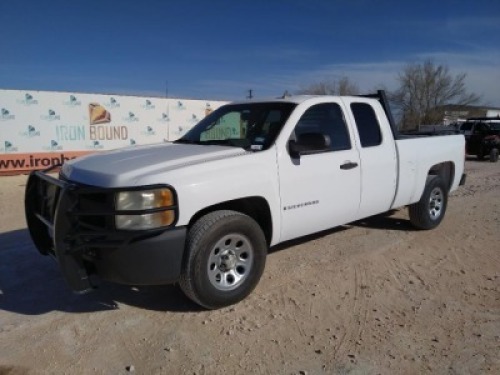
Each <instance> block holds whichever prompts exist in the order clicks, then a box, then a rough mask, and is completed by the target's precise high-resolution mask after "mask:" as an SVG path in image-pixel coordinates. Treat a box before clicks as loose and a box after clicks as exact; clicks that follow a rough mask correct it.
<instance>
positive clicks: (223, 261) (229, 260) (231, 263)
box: [219, 251, 236, 272]
mask: <svg viewBox="0 0 500 375" xmlns="http://www.w3.org/2000/svg"><path fill="white" fill-rule="evenodd" d="M235 267H236V254H235V253H234V252H233V251H226V252H224V253H223V254H222V255H221V256H220V263H219V269H220V270H221V271H222V272H228V271H231V270H232V269H234V268H235Z"/></svg>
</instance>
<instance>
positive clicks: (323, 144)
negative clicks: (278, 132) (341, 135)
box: [288, 133, 330, 158]
mask: <svg viewBox="0 0 500 375" xmlns="http://www.w3.org/2000/svg"><path fill="white" fill-rule="evenodd" d="M329 149H330V137H329V136H327V135H324V134H321V133H303V134H300V135H298V136H297V140H290V141H289V142H288V151H289V153H290V156H291V157H293V158H299V157H300V156H301V155H310V154H316V153H319V152H325V151H328V150H329Z"/></svg>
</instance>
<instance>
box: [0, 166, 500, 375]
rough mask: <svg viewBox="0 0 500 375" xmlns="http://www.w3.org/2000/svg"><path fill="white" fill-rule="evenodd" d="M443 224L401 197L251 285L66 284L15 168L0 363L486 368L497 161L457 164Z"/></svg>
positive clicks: (1, 239) (497, 321) (307, 246)
mask: <svg viewBox="0 0 500 375" xmlns="http://www.w3.org/2000/svg"><path fill="white" fill-rule="evenodd" d="M466 169H467V173H468V180H467V184H466V186H464V187H461V188H460V189H459V190H458V191H457V192H455V193H454V194H453V195H452V196H451V197H450V200H449V206H448V212H447V215H446V218H445V219H444V221H443V223H442V224H441V225H440V226H439V227H438V228H437V229H435V230H432V231H415V230H414V229H412V227H411V226H410V225H409V222H408V215H407V212H406V210H398V211H395V212H392V213H391V214H390V215H389V214H387V215H381V216H376V217H372V218H369V219H367V220H363V221H360V222H356V223H353V224H351V225H346V226H342V227H339V228H336V229H334V230H331V231H327V232H323V233H320V234H318V235H314V236H310V237H308V238H306V239H303V240H300V241H293V242H290V243H287V244H285V245H283V246H279V247H278V248H274V249H272V250H271V253H270V255H269V257H268V262H267V265H266V270H265V272H264V276H263V278H262V280H261V282H260V284H259V286H258V287H257V289H256V290H255V291H254V292H253V294H252V295H251V296H250V297H249V298H247V299H246V300H245V301H243V302H241V303H239V304H238V305H235V306H233V307H229V308H225V309H221V310H217V311H204V310H201V309H199V308H198V307H197V306H196V305H194V304H193V303H191V302H190V301H189V300H188V299H187V298H185V297H184V296H183V294H182V293H181V292H180V291H179V289H178V288H177V287H176V286H160V287H147V288H144V287H140V288H135V287H132V288H131V287H126V286H119V285H113V284H109V283H104V284H102V285H101V287H100V288H99V289H97V290H96V291H95V292H93V293H90V294H87V295H76V294H73V293H72V292H71V291H69V290H68V288H67V287H66V285H65V283H64V281H63V279H62V277H61V275H60V272H59V270H58V268H57V264H56V263H55V262H53V261H52V260H51V259H49V258H47V257H43V256H41V255H39V254H38V253H37V251H36V250H35V248H34V246H33V244H32V243H31V240H30V238H29V235H28V232H27V230H26V224H25V221H24V214H23V210H24V208H23V193H24V185H25V182H26V177H25V176H13V177H1V178H0V200H1V207H0V210H1V212H0V213H1V216H0V374H32V373H33V374H37V373H42V374H43V373H50V374H62V373H67V374H77V373H78V374H87V373H88V374H93V373H97V374H128V373H138V374H150V373H159V374H243V373H257V374H323V373H328V374H332V373H333V374H422V373H429V374H499V373H500V214H499V213H500V167H499V165H498V163H489V162H477V161H475V160H473V159H471V160H468V161H467V162H466Z"/></svg>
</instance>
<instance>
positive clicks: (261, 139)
mask: <svg viewBox="0 0 500 375" xmlns="http://www.w3.org/2000/svg"><path fill="white" fill-rule="evenodd" d="M265 141H266V139H265V138H263V137H257V138H255V140H254V142H257V143H264V142H265Z"/></svg>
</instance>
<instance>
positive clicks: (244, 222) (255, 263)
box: [180, 210, 267, 309]
mask: <svg viewBox="0 0 500 375" xmlns="http://www.w3.org/2000/svg"><path fill="white" fill-rule="evenodd" d="M186 251H187V253H186V259H185V261H184V265H183V270H182V275H181V279H180V286H181V289H182V290H183V292H184V293H185V294H186V295H187V296H188V297H189V298H190V299H192V300H193V301H194V302H196V303H198V304H199V305H201V306H203V307H205V308H207V309H216V308H219V307H224V306H229V305H232V304H234V303H237V302H239V301H241V300H242V299H244V298H245V297H247V296H248V295H249V294H250V293H251V292H252V290H253V289H254V288H255V286H256V285H257V283H258V282H259V280H260V277H261V276H262V273H263V271H264V266H265V262H266V255H267V242H266V239H265V237H264V233H263V232H262V229H261V228H260V226H259V225H258V224H257V223H256V222H255V220H253V219H252V218H250V217H249V216H247V215H244V214H242V213H239V212H236V211H229V210H224V211H215V212H212V213H209V214H207V215H205V216H203V217H201V218H200V219H199V220H198V221H197V222H196V223H195V224H194V225H193V226H192V227H191V229H190V230H189V232H188V237H187V241H186Z"/></svg>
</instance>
